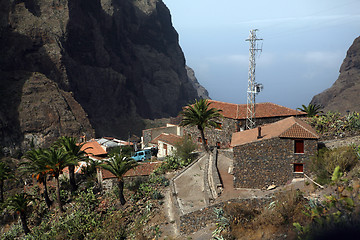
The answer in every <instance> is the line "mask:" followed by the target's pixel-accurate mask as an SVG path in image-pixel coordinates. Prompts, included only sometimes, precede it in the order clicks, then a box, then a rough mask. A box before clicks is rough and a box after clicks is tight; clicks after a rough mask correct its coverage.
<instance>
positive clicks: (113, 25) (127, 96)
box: [0, 0, 199, 146]
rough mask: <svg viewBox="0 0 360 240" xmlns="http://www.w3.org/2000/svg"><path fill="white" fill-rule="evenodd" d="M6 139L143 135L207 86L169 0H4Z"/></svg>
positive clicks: (0, 7) (2, 119)
mask: <svg viewBox="0 0 360 240" xmlns="http://www.w3.org/2000/svg"><path fill="white" fill-rule="evenodd" d="M0 76H1V78H0V87H1V88H0V91H1V95H0V96H1V100H0V106H1V109H0V145H3V146H13V145H14V144H15V145H16V144H18V143H19V142H23V143H24V142H25V143H26V142H29V141H31V139H33V141H35V142H36V143H45V142H48V141H47V140H51V139H54V138H57V137H58V136H60V135H73V136H79V135H83V134H85V135H87V136H88V137H94V135H95V134H94V130H93V129H95V132H96V135H97V136H106V135H108V136H109V135H111V136H115V137H127V136H128V135H129V133H130V134H133V133H135V134H139V133H140V130H141V129H142V127H143V126H144V123H143V121H142V119H145V118H150V119H151V118H161V117H169V116H175V115H177V114H178V112H179V111H180V110H181V107H182V106H184V105H185V104H187V103H188V102H189V101H191V100H193V99H195V98H198V97H199V95H198V93H197V90H196V89H195V87H194V84H193V83H192V82H191V81H190V79H189V77H188V75H187V71H186V69H185V58H184V55H183V52H182V50H181V48H180V46H179V44H178V34H177V32H176V31H175V29H174V28H173V26H172V24H171V16H170V13H169V10H168V9H167V7H166V6H165V4H164V3H163V2H162V1H161V0H137V1H133V0H122V1H118V0H77V1H74V0H19V1H15V0H0Z"/></svg>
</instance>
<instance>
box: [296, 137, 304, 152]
mask: <svg viewBox="0 0 360 240" xmlns="http://www.w3.org/2000/svg"><path fill="white" fill-rule="evenodd" d="M294 152H295V153H304V140H295V149H294Z"/></svg>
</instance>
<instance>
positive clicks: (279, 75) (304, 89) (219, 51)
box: [163, 0, 360, 109]
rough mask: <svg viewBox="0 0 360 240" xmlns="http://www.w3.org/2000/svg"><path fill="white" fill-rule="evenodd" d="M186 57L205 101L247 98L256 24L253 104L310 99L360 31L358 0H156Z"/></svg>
mask: <svg viewBox="0 0 360 240" xmlns="http://www.w3.org/2000/svg"><path fill="white" fill-rule="evenodd" d="M163 2H164V3H165V4H166V5H167V7H168V8H169V10H170V13H171V16H172V22H173V26H174V27H175V29H176V30H177V32H178V34H179V41H180V46H181V48H182V50H183V52H184V55H185V58H186V63H187V65H188V66H189V67H191V68H192V69H194V71H195V76H196V77H197V79H198V81H199V82H200V84H202V85H203V86H204V87H205V88H206V89H207V90H208V91H209V95H210V97H211V98H212V99H214V100H218V101H224V102H230V103H240V104H245V103H246V101H247V93H246V92H247V85H248V69H249V42H248V41H245V40H246V39H248V38H249V32H250V30H251V29H258V31H257V37H258V38H261V39H263V40H262V41H257V42H258V44H259V45H258V46H259V48H260V47H262V51H261V52H260V51H258V53H257V55H256V82H257V83H261V84H263V86H264V89H263V91H262V92H260V93H259V94H258V95H257V96H256V102H273V103H276V104H280V105H283V106H286V107H290V108H294V109H295V108H298V107H301V105H302V104H305V105H307V104H309V103H310V101H311V99H312V97H313V96H314V95H316V94H318V93H320V92H322V91H324V90H325V89H327V88H329V87H331V85H332V84H333V83H334V82H335V81H336V79H337V78H338V76H339V69H340V66H341V63H342V61H343V60H344V58H345V56H346V52H347V50H348V49H349V47H350V46H351V44H352V43H353V41H354V40H355V38H356V37H358V36H360V0H291V1H290V0H272V1H269V0H258V1H243V0H226V1H219V0H217V1H215V0H181V1H180V0H163Z"/></svg>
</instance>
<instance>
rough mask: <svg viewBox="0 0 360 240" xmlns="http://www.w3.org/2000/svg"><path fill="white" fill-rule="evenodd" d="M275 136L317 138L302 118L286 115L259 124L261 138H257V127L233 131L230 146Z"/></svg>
mask: <svg viewBox="0 0 360 240" xmlns="http://www.w3.org/2000/svg"><path fill="white" fill-rule="evenodd" d="M275 137H281V138H293V139H296V138H298V139H318V138H319V135H318V134H317V133H316V131H315V130H314V129H313V128H312V127H311V126H310V125H308V124H307V123H305V122H303V121H302V120H300V119H298V118H295V117H288V118H285V119H283V120H280V121H277V122H275V123H271V124H266V125H263V126H261V138H258V128H254V129H250V130H245V131H242V132H236V133H234V134H233V135H232V139H231V146H238V145H243V144H247V143H251V142H257V141H261V140H264V139H270V138H275Z"/></svg>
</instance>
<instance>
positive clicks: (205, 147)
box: [198, 126, 209, 152]
mask: <svg viewBox="0 0 360 240" xmlns="http://www.w3.org/2000/svg"><path fill="white" fill-rule="evenodd" d="M198 129H199V131H200V135H201V140H202V144H203V147H204V149H205V151H206V152H209V148H208V146H207V144H206V141H205V135H204V129H203V128H202V127H201V126H198Z"/></svg>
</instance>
